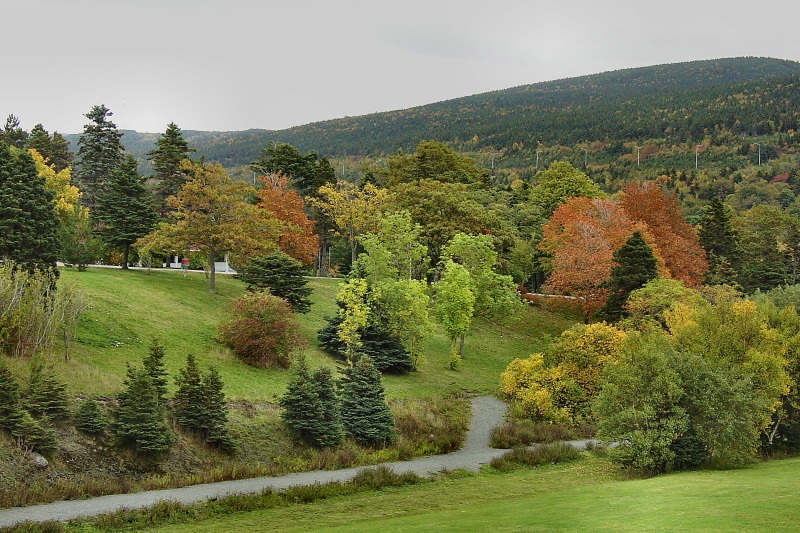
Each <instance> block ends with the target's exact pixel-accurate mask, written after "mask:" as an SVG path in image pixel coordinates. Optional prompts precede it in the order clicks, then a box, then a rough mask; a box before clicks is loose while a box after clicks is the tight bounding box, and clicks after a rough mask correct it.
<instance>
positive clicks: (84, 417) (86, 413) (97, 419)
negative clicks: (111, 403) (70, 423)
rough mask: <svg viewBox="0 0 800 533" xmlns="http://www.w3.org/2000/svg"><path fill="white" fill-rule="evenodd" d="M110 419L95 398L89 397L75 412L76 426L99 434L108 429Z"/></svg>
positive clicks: (86, 431)
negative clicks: (108, 419) (107, 418)
mask: <svg viewBox="0 0 800 533" xmlns="http://www.w3.org/2000/svg"><path fill="white" fill-rule="evenodd" d="M106 426H108V421H107V420H106V417H105V416H104V415H103V412H102V411H101V410H100V406H99V405H98V404H97V401H96V400H94V399H93V398H87V399H86V400H84V401H83V402H81V404H80V405H79V406H78V410H77V411H76V412H75V427H76V428H78V429H79V430H80V431H83V432H84V433H89V434H91V435H98V434H100V433H102V432H103V431H105V430H106Z"/></svg>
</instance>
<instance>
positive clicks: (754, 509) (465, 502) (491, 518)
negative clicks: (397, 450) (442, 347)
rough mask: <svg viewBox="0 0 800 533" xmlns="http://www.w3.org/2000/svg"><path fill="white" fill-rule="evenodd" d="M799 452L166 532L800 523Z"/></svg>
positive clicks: (558, 475) (587, 465)
mask: <svg viewBox="0 0 800 533" xmlns="http://www.w3.org/2000/svg"><path fill="white" fill-rule="evenodd" d="M798 476H800V459H791V460H784V461H773V462H769V463H761V464H758V465H756V466H754V467H753V468H749V469H743V470H732V471H700V472H684V473H679V474H673V475H665V476H660V477H657V478H653V479H646V480H633V481H625V480H622V479H621V478H620V476H619V473H617V472H616V471H615V470H614V469H613V467H611V466H610V465H609V464H608V463H607V462H605V461H603V460H600V459H596V458H585V459H583V460H582V461H580V462H578V463H572V464H567V465H556V466H552V467H551V466H548V467H544V468H539V469H534V470H523V471H516V472H513V473H510V474H484V475H480V476H473V477H466V478H461V479H451V480H447V481H442V482H436V483H432V484H424V485H417V486H407V487H402V488H399V489H390V490H385V491H382V492H379V493H365V494H359V495H356V496H350V497H342V498H334V499H330V500H325V501H320V502H316V503H312V504H308V505H296V506H293V507H288V508H282V509H271V510H265V511H256V512H251V513H243V514H240V515H235V516H231V517H227V518H224V519H221V520H215V521H206V522H202V523H200V524H198V523H194V524H183V525H179V526H171V527H165V528H163V529H159V531H170V532H173V531H174V532H177V531H196V530H199V529H200V528H202V530H203V531H207V532H215V531H220V532H221V531H225V532H237V531H254V530H255V531H257V530H260V529H263V528H264V527H267V526H268V527H269V529H270V531H296V530H306V531H307V530H315V531H319V530H325V531H434V530H435V531H562V530H569V531H796V530H797V524H798V523H800V508H798V506H797V505H795V504H794V502H796V501H797V499H798V497H800V485H798V483H797V478H798Z"/></svg>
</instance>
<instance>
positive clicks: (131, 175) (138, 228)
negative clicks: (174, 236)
mask: <svg viewBox="0 0 800 533" xmlns="http://www.w3.org/2000/svg"><path fill="white" fill-rule="evenodd" d="M95 201H96V203H95V208H94V210H93V211H91V212H90V214H91V215H92V218H93V220H94V221H95V223H96V224H97V227H98V228H99V232H100V235H101V237H102V239H103V240H104V241H105V242H106V244H108V245H109V246H110V247H112V248H114V249H122V268H123V269H127V268H128V263H129V261H128V259H129V256H130V249H131V245H133V243H135V242H136V241H137V240H138V239H139V238H141V237H144V236H145V235H147V234H148V233H149V232H150V231H151V230H152V229H153V226H154V225H155V218H156V215H155V212H154V211H153V206H152V202H151V199H150V193H149V192H148V191H147V188H146V187H145V184H144V176H140V175H139V172H138V170H137V163H136V160H135V159H134V158H133V156H131V155H128V156H126V157H125V158H124V159H123V160H122V162H121V163H120V165H119V166H118V167H117V168H116V169H115V170H114V171H113V172H112V174H111V176H110V179H109V181H108V183H107V185H106V187H105V188H104V189H102V190H101V191H100V192H99V193H98V194H97V196H96V199H95Z"/></svg>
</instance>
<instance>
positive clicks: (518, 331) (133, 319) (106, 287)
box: [11, 268, 573, 402]
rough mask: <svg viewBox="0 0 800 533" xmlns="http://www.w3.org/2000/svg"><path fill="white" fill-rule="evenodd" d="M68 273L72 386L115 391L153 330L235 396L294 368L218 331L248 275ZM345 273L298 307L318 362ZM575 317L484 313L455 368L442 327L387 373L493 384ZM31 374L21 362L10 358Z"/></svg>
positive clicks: (274, 384) (478, 387)
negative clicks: (259, 362) (74, 310)
mask: <svg viewBox="0 0 800 533" xmlns="http://www.w3.org/2000/svg"><path fill="white" fill-rule="evenodd" d="M61 277H62V279H63V280H65V281H72V282H74V283H76V284H77V285H78V286H79V287H80V288H81V289H82V290H84V291H86V292H87V293H88V294H89V298H90V300H91V308H90V309H89V310H88V311H87V312H86V313H85V314H84V316H83V317H82V319H81V322H80V324H79V328H78V332H77V338H76V340H75V342H74V343H73V344H72V348H71V352H72V361H71V362H70V363H64V362H63V361H62V360H61V358H60V357H59V355H58V354H59V353H60V347H59V348H57V350H56V354H55V355H54V357H53V361H54V362H55V364H56V365H57V370H58V372H59V373H60V374H61V375H62V376H64V379H65V381H66V382H67V383H68V384H69V388H70V390H71V392H73V393H80V394H86V395H110V394H113V393H115V392H117V391H119V390H120V389H121V387H122V380H123V378H124V375H125V364H126V363H128V362H130V363H132V364H139V362H140V361H141V359H142V357H143V356H144V355H145V354H146V353H147V348H148V346H149V344H150V343H151V341H152V339H153V338H154V337H158V338H159V339H161V342H162V343H163V344H164V346H165V348H166V361H165V362H166V365H167V370H168V372H169V373H170V375H175V374H176V372H177V370H178V369H179V368H181V367H182V366H183V365H184V364H185V357H186V354H188V353H193V354H194V355H195V356H196V357H197V358H198V361H199V362H200V363H201V365H208V364H213V365H215V366H217V368H218V369H219V371H220V373H221V375H222V378H223V380H224V382H225V390H226V394H227V395H228V397H229V398H230V399H233V400H248V401H253V402H272V401H274V399H275V398H276V396H278V395H280V394H282V393H283V391H284V389H285V385H286V382H287V378H288V373H287V372H285V371H283V370H268V369H258V368H253V367H249V366H247V365H245V364H243V363H241V362H240V361H239V360H238V359H236V358H235V357H234V356H233V355H232V354H231V352H230V350H228V349H227V348H226V347H224V346H222V345H221V344H219V343H218V342H217V341H216V340H215V339H214V335H215V333H216V327H217V324H218V323H219V322H220V321H222V320H225V319H226V309H227V306H228V304H229V302H230V301H231V299H233V298H236V297H238V296H240V295H242V294H243V293H244V286H243V284H242V283H241V282H239V281H237V280H234V279H232V278H230V277H227V276H218V277H217V294H215V295H209V294H208V282H207V281H206V279H205V276H204V275H203V274H202V273H197V272H192V273H189V274H188V275H187V276H186V277H185V278H184V277H183V276H182V275H181V274H180V273H178V272H166V271H159V270H154V271H153V272H152V273H151V274H150V275H147V274H145V273H144V272H142V271H122V270H120V269H107V268H90V269H89V270H88V271H86V272H77V271H76V270H71V269H62V275H61ZM339 283H340V280H334V279H314V280H311V281H310V286H311V287H312V288H313V289H314V293H313V295H312V299H313V302H314V304H313V305H312V310H311V312H310V313H308V314H306V315H300V316H299V322H300V325H301V331H302V333H303V334H304V335H305V336H306V337H307V338H309V339H310V346H309V347H308V349H307V350H306V355H307V357H308V359H309V362H310V364H311V366H312V367H313V366H318V365H328V366H333V365H335V361H334V360H333V359H331V358H330V357H328V356H327V355H326V354H324V353H323V352H321V351H320V350H319V349H318V348H317V347H316V344H317V341H316V331H317V330H318V329H319V328H320V327H321V326H322V325H323V323H324V320H323V318H324V317H325V316H329V315H331V314H333V313H334V312H336V305H335V296H336V291H337V287H338V284H339ZM572 323H573V320H572V317H569V316H565V315H562V314H551V313H547V312H543V311H541V310H538V309H534V308H526V307H522V306H521V307H520V309H519V312H518V313H516V314H515V315H514V316H512V317H509V318H506V319H505V320H504V323H503V324H492V323H488V322H486V321H482V320H477V321H475V324H474V326H473V330H472V333H471V335H469V336H468V338H467V341H466V347H465V360H464V365H463V367H462V369H461V370H460V371H458V372H453V371H450V370H448V368H447V365H448V360H449V355H448V349H449V347H448V343H447V340H446V338H445V336H444V335H443V334H442V333H441V331H439V332H437V335H436V337H435V338H434V339H433V340H432V341H431V343H430V345H429V351H428V353H427V355H426V358H427V361H426V362H425V363H424V364H423V366H422V367H421V369H420V371H418V372H415V373H412V374H409V375H405V376H386V377H385V380H384V381H385V385H386V388H387V393H388V396H389V397H390V398H408V397H432V396H439V395H441V394H443V393H447V392H448V391H452V390H458V389H460V390H467V391H476V392H480V393H491V392H493V391H495V390H496V388H497V383H498V376H499V374H500V372H501V371H502V370H503V369H504V368H505V366H506V365H507V364H508V362H509V361H510V360H512V359H513V358H515V357H525V356H527V355H529V354H530V353H531V352H532V351H535V350H536V349H538V348H539V347H540V345H541V344H542V342H543V341H545V340H546V339H547V338H548V336H549V335H553V334H557V333H558V332H560V331H561V330H563V329H564V328H566V327H569V326H570V325H571V324H572ZM11 363H12V365H14V366H17V367H18V368H17V370H18V371H19V372H20V373H22V374H24V372H25V371H24V370H23V368H22V367H23V366H24V364H25V363H24V362H18V361H12V362H11Z"/></svg>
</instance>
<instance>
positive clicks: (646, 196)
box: [620, 181, 708, 287]
mask: <svg viewBox="0 0 800 533" xmlns="http://www.w3.org/2000/svg"><path fill="white" fill-rule="evenodd" d="M620 206H621V207H622V209H623V211H625V214H626V215H628V218H630V219H631V220H633V221H634V222H637V223H641V224H644V225H646V226H647V232H648V233H649V234H650V236H651V237H652V239H653V242H654V243H655V245H656V246H657V247H658V252H659V254H660V255H661V257H662V258H663V260H664V266H665V267H666V268H667V270H669V272H670V274H671V275H672V277H673V278H675V279H677V280H680V281H682V282H683V284H684V285H686V286H687V287H697V286H699V285H700V284H701V283H702V282H703V278H704V276H705V273H706V271H707V270H708V262H707V261H706V252H705V250H703V248H702V247H701V246H700V239H699V237H698V236H697V232H695V230H694V228H693V227H692V226H691V225H689V223H687V222H686V220H684V218H683V217H682V216H681V212H680V206H679V205H678V201H677V199H676V198H675V196H674V195H671V194H670V195H668V194H665V193H664V191H663V190H662V189H661V187H659V186H658V185H657V184H656V183H654V182H652V181H643V182H640V183H631V184H629V185H628V186H627V187H625V189H624V193H623V195H622V198H621V200H620Z"/></svg>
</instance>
